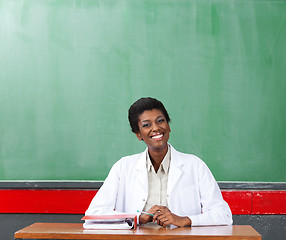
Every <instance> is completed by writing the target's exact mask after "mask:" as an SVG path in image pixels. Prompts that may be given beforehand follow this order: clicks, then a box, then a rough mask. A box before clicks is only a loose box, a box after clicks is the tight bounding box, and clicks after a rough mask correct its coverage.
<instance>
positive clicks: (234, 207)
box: [222, 191, 252, 215]
mask: <svg viewBox="0 0 286 240" xmlns="http://www.w3.org/2000/svg"><path fill="white" fill-rule="evenodd" d="M222 196H223V198H224V200H225V201H226V202H227V203H228V205H229V207H230V209H231V212H232V214H236V215H238V214H251V209H252V207H251V205H252V193H251V191H222Z"/></svg>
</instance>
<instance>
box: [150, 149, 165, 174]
mask: <svg viewBox="0 0 286 240" xmlns="http://www.w3.org/2000/svg"><path fill="white" fill-rule="evenodd" d="M148 152H149V156H150V160H151V163H152V165H153V167H154V169H155V172H157V171H158V169H159V167H160V165H161V163H162V161H163V159H164V157H165V156H166V154H167V152H168V146H166V148H164V149H161V150H157V151H156V150H151V149H148Z"/></svg>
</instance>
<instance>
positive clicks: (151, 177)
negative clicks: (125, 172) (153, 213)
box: [143, 146, 171, 211]
mask: <svg viewBox="0 0 286 240" xmlns="http://www.w3.org/2000/svg"><path fill="white" fill-rule="evenodd" d="M146 155H147V156H146V167H147V171H148V198H147V201H146V204H145V206H144V208H143V211H148V210H149V209H150V208H151V207H153V206H154V205H161V206H166V207H168V203H167V184H168V175H169V167H170V161H171V149H170V146H168V152H167V153H166V155H165V157H164V159H163V161H162V163H161V165H160V167H159V169H158V171H157V173H156V172H155V169H154V167H153V165H152V163H151V160H150V156H149V153H148V151H147V154H146Z"/></svg>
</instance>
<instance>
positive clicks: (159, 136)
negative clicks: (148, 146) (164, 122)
mask: <svg viewBox="0 0 286 240" xmlns="http://www.w3.org/2000/svg"><path fill="white" fill-rule="evenodd" d="M161 137H163V134H160V135H155V136H153V137H152V138H153V139H159V138H161Z"/></svg>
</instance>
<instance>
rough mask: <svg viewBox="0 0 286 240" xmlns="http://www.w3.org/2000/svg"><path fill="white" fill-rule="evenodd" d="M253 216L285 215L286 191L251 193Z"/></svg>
mask: <svg viewBox="0 0 286 240" xmlns="http://www.w3.org/2000/svg"><path fill="white" fill-rule="evenodd" d="M252 199H253V200H252V213H253V214H286V191H259V192H253V198H252Z"/></svg>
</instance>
